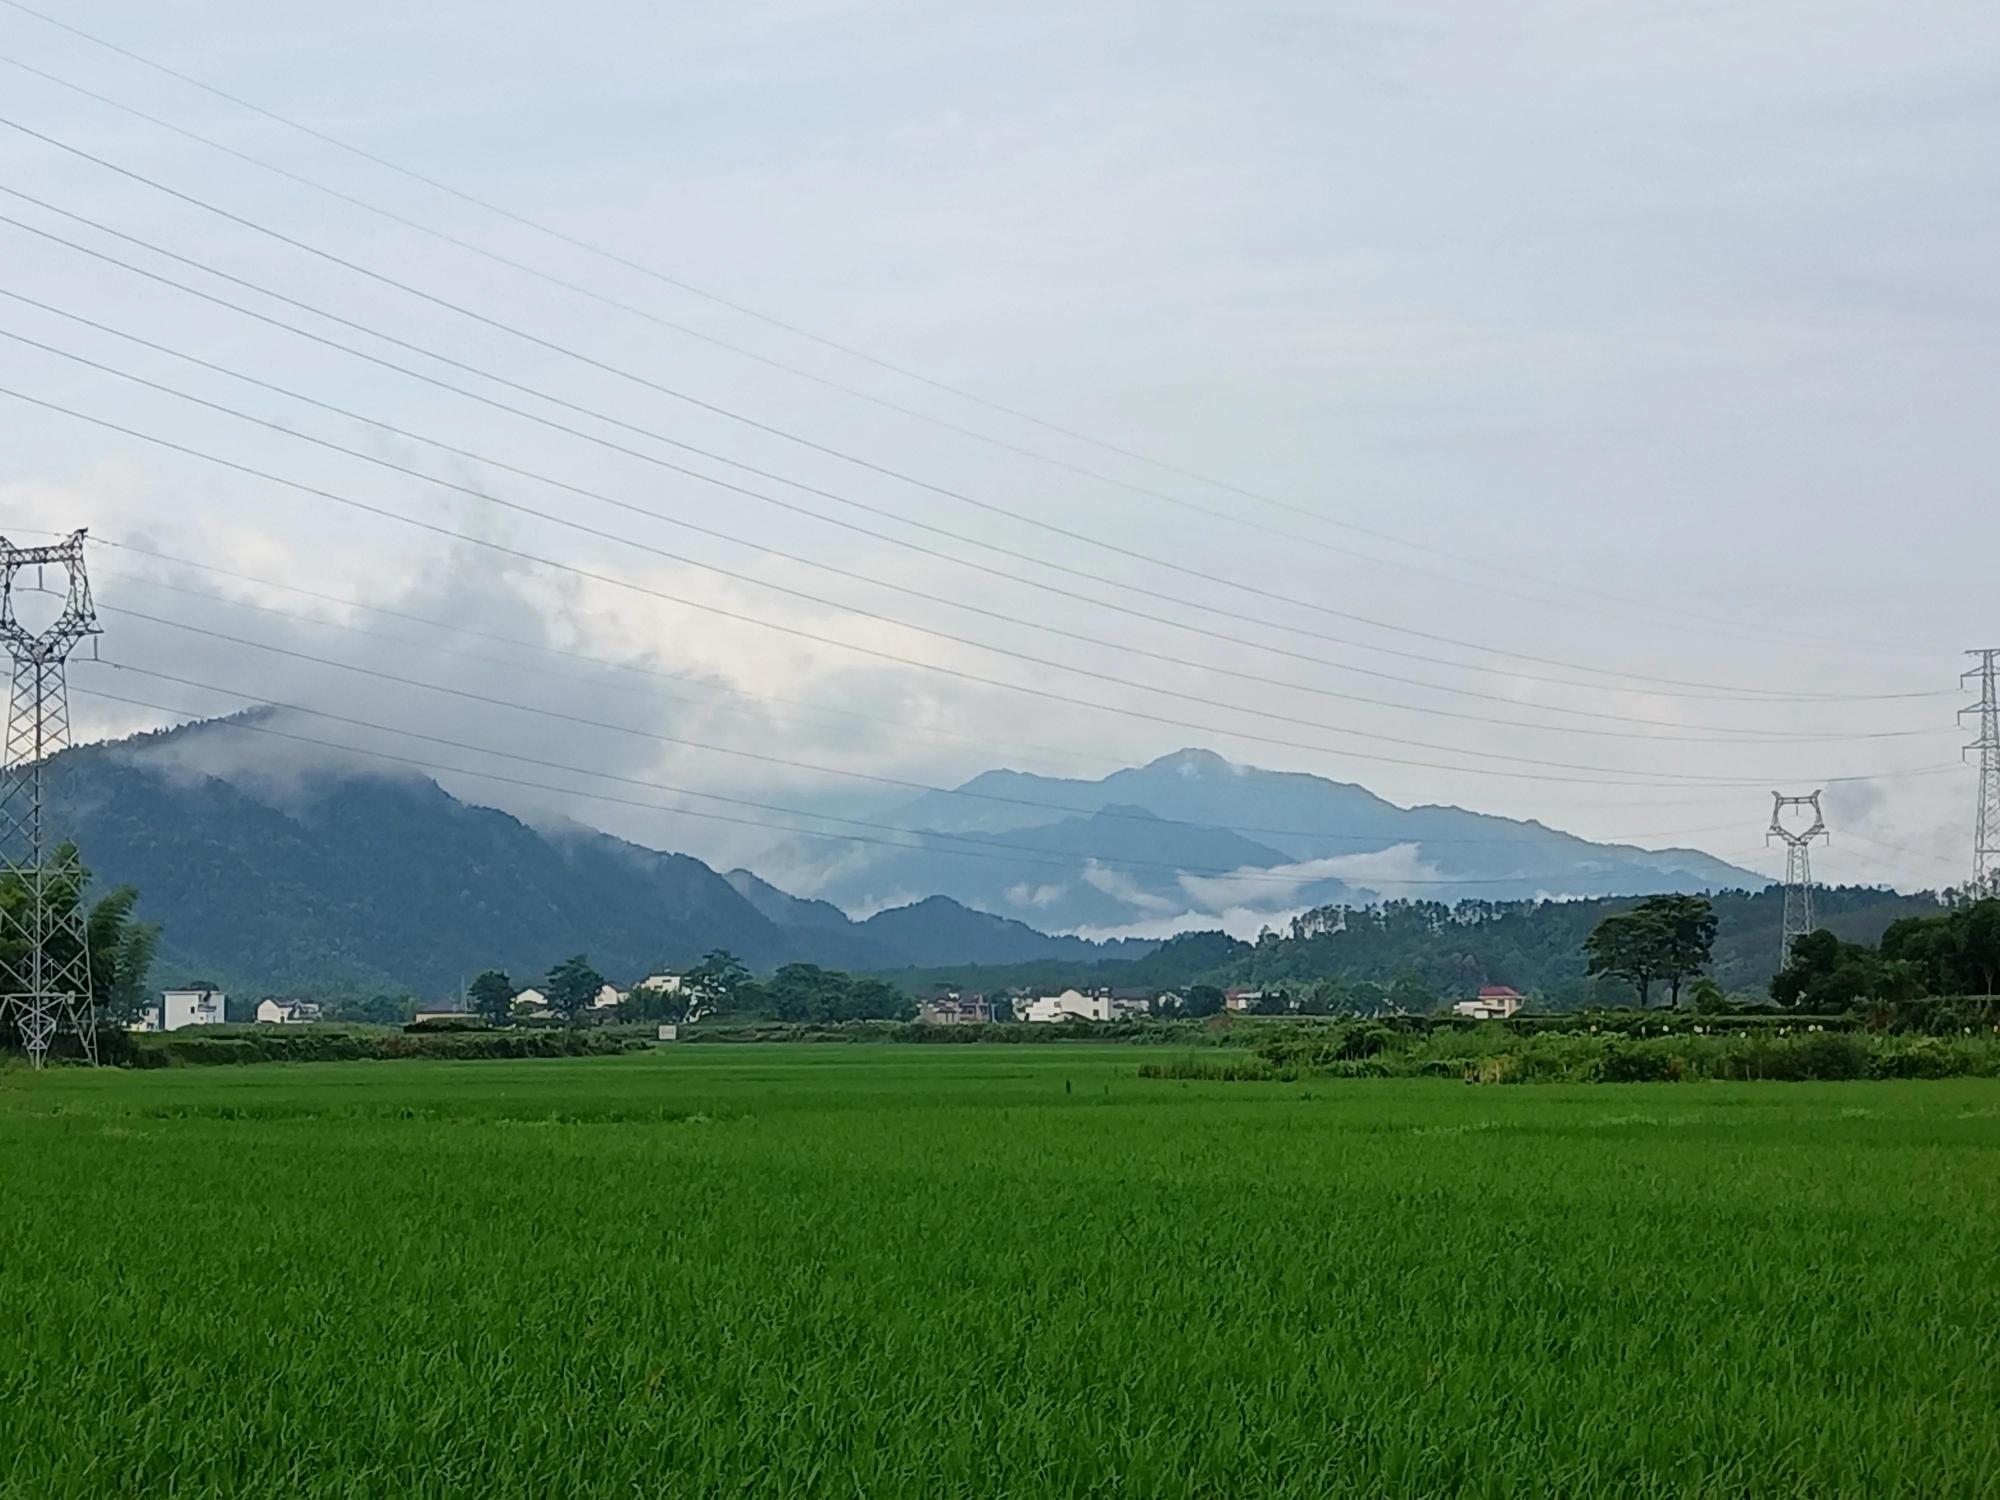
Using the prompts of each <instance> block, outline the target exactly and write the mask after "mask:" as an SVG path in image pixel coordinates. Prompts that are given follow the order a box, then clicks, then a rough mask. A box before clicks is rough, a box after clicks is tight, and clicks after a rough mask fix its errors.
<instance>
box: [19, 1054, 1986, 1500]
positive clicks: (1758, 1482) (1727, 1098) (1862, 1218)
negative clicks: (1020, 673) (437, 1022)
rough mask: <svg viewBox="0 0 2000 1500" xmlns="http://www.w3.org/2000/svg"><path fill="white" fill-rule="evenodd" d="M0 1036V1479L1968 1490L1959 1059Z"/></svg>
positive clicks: (426, 1492) (1085, 1488)
mask: <svg viewBox="0 0 2000 1500" xmlns="http://www.w3.org/2000/svg"><path fill="white" fill-rule="evenodd" d="M1149 1055H1150V1056H1156V1057H1163V1056H1167V1055H1170V1054H1148V1053H1146V1052H1145V1051H1144V1050H1142V1049H1135V1048H1132V1047H1089V1046H1050V1047H1004V1046H994V1047H987V1046H958V1047H935V1048H934V1047H917V1046H900V1047H897V1046H887V1047H874V1046H821V1047H812V1046H752V1047H740V1048H736V1047H690V1048H685V1049H680V1050H674V1049H663V1050H661V1051H659V1052H657V1053H652V1054H647V1055H635V1056H628V1057H612V1058H587V1059H575V1060H537V1061H520V1062H465V1063H431V1062H387V1063H366V1062H362V1063H345V1064H302V1065H284V1066H265V1067H252V1068H241V1069H220V1068H218V1069H199V1068H188V1069H176V1070H171V1071H165V1072H156V1073H129V1072H111V1071H105V1072H100V1073H94V1074H93V1073H86V1072H83V1071H81V1070H61V1071H57V1072H53V1073H50V1074H46V1075H42V1076H39V1077H31V1076H29V1075H26V1074H23V1073H20V1072H7V1073H0V1493H4V1494H6V1495H10V1496H12V1495H19V1496H34V1497H38V1500H42V1497H66V1496H83V1495H110V1494H117V1495H137V1494H144V1495H147V1496H149V1497H150V1496H194V1495H201V1496H207V1495H216V1496H222V1495H228V1496H278V1495H285V1496H362V1495H368V1496H385V1495H393V1496H447V1495H451V1496H462V1495H520V1496H551V1495H565V1496H570V1495H626V1496H639V1495H645V1496H654V1495H676V1496H677V1495H720V1494H731V1495H742V1494H759V1495H766V1494H768V1495H788V1494H829V1495H844V1496H869V1497H876V1496H924V1497H934V1496H982V1497H983V1496H999V1495H1006V1496H1067V1495H1098V1496H1111V1495H1129V1496H1148V1497H1150V1496H1246V1495H1284V1496H1328V1495H1371V1496H1372V1495H1435V1494H1441V1493H1452V1494H1463V1495H1475V1496H1503V1495H1505V1496H1514V1495H1523V1494H1552V1495H1565V1496H1579V1495H1605V1496H1613V1495H1615V1496H1655V1495H1656V1496H1667V1495H1673V1496H1697V1495H1736V1496H1740V1495H1746V1494H1755V1495H1760V1496H1763V1495H1861V1494H1866V1495H1893V1494H1909V1495H1947V1494H1948V1495H1983V1494H2000V1418H1996V1412H2000V1277H1996V1275H1995V1267H1996V1265H2000V1082H1995V1081H1992V1080H1984V1079H1946V1080H1938V1081H1924V1082H1915V1081H1912V1082H1868V1083H1802V1084H1772V1083H1764V1084H1755V1083H1743V1084H1737V1083H1702V1084H1693V1085H1682V1086H1672V1085H1629V1086H1609V1085H1597V1086H1570V1085H1562V1084H1552V1085H1549V1086H1546V1087H1541V1088H1534V1089H1494V1088H1470V1087H1467V1086H1465V1085H1463V1084H1460V1083H1455V1082H1446V1081H1437V1080H1428V1079H1387V1080H1358V1081H1337V1082H1329V1081H1319V1082H1307V1083H1291V1084H1287V1083H1272V1084H1268V1085H1258V1086H1256V1087H1253V1088H1246V1087H1243V1086H1241V1085H1231V1084H1228V1083H1206V1082H1170V1081H1160V1080H1149V1079H1141V1078H1139V1077H1138V1076H1137V1066H1136V1065H1137V1064H1138V1063H1139V1062H1140V1061H1142V1060H1144V1059H1145V1058H1147V1057H1148V1056H1149Z"/></svg>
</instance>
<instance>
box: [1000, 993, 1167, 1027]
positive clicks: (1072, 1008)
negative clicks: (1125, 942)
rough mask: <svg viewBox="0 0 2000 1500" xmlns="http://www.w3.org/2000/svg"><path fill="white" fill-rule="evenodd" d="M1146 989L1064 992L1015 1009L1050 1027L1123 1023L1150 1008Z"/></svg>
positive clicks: (1029, 1018) (1021, 1017) (1027, 1017)
mask: <svg viewBox="0 0 2000 1500" xmlns="http://www.w3.org/2000/svg"><path fill="white" fill-rule="evenodd" d="M1149 1003H1150V1001H1149V997H1148V996H1147V995H1146V993H1145V992H1144V991H1143V990H1117V991H1113V990H1094V991H1092V992H1091V993H1090V994H1087V995H1086V994H1085V993H1084V992H1083V991H1082V990H1064V991H1063V992H1062V993H1061V994H1060V995H1042V996H1038V997H1037V998H1036V999H1033V1000H1030V1001H1028V1002H1027V1003H1026V1004H1025V1005H1017V1006H1015V1007H1014V1014H1015V1015H1016V1016H1017V1017H1018V1018H1019V1019H1021V1020H1023V1021H1033V1022H1036V1023H1038V1024H1041V1025H1050V1024H1053V1023H1054V1022H1057V1021H1124V1020H1128V1019H1130V1018H1132V1017H1134V1016H1143V1015H1145V1014H1146V1011H1147V1009H1148V1006H1149Z"/></svg>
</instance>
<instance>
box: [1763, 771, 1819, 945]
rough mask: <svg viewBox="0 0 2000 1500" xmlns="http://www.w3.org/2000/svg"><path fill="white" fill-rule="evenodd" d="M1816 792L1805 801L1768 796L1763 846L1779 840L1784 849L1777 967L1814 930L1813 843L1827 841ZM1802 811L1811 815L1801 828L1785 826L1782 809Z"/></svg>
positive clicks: (1783, 810) (1780, 794)
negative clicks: (1768, 819)
mask: <svg viewBox="0 0 2000 1500" xmlns="http://www.w3.org/2000/svg"><path fill="white" fill-rule="evenodd" d="M1819 797H1820V794H1819V793H1818V792H1813V793H1811V794H1810V795H1808V796H1804V797H1787V796H1786V795H1785V794H1784V793H1783V792H1773V793H1771V826H1770V828H1769V830H1767V831H1766V833H1765V834H1764V842H1765V843H1767V844H1768V843H1770V842H1771V840H1772V839H1781V840H1783V842H1784V845H1785V924H1784V927H1783V928H1782V929H1781V930H1780V932H1779V934H1778V967H1779V968H1780V969H1783V968H1785V967H1787V966H1788V965H1789V964H1790V963H1791V961H1792V945H1793V944H1794V943H1796V942H1798V940H1799V939H1800V938H1802V937H1804V936H1805V935H1806V934H1807V933H1809V932H1811V931H1812V930H1813V906H1812V841H1813V840H1814V839H1816V838H1826V837H1828V836H1829V835H1828V834H1827V831H1826V818H1825V816H1824V815H1823V814H1822V813H1821V812H1820V808H1819ZM1790 807H1797V808H1803V809H1805V810H1807V811H1809V812H1810V813H1811V814H1812V822H1811V823H1809V824H1807V825H1806V826H1805V827H1804V828H1787V827H1786V826H1785V809H1786V808H1790Z"/></svg>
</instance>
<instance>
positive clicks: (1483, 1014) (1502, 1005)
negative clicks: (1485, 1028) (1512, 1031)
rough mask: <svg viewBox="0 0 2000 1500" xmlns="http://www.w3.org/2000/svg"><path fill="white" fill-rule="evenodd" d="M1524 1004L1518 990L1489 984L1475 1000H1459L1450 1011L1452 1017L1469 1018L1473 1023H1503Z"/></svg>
mask: <svg viewBox="0 0 2000 1500" xmlns="http://www.w3.org/2000/svg"><path fill="white" fill-rule="evenodd" d="M1524 1003H1525V1002H1524V1001H1523V1000H1522V998H1521V994H1520V992H1519V991H1518V990H1511V989H1509V988H1508V987H1507V986H1506V985H1504V984H1489V985H1485V986H1482V987H1481V989H1480V991H1479V995H1478V997H1477V998H1476V999H1472V1000H1461V1001H1459V1002H1458V1004H1456V1005H1454V1006H1453V1007H1452V1008H1451V1009H1452V1013H1453V1014H1454V1015H1460V1016H1470V1017H1471V1018H1472V1019H1473V1020H1475V1021H1504V1020H1506V1019H1507V1018H1508V1017H1509V1016H1511V1015H1513V1014H1514V1012H1516V1011H1517V1010H1519V1009H1520V1008H1521V1006H1522V1005H1523V1004H1524Z"/></svg>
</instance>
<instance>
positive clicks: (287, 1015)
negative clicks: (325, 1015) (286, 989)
mask: <svg viewBox="0 0 2000 1500" xmlns="http://www.w3.org/2000/svg"><path fill="white" fill-rule="evenodd" d="M318 1019H319V1007H318V1006H317V1005H314V1004H312V1003H310V1002H309V1001H305V1000H273V999H264V1000H259V1001H258V1002H257V1020H258V1023H259V1024H260V1025H264V1026H304V1025H306V1024H308V1023H310V1022H313V1021H317V1020H318Z"/></svg>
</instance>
